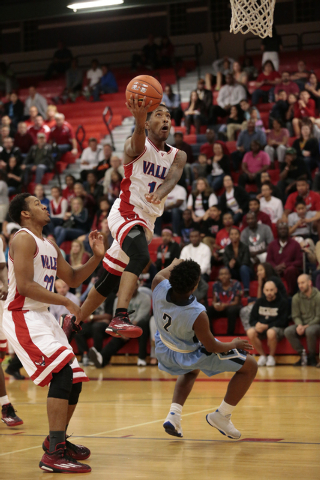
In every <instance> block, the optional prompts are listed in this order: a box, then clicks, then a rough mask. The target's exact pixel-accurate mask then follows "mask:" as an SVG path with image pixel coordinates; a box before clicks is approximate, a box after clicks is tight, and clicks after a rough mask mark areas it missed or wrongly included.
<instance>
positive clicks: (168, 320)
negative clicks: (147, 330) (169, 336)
mask: <svg viewBox="0 0 320 480" xmlns="http://www.w3.org/2000/svg"><path fill="white" fill-rule="evenodd" d="M162 320H163V321H164V322H166V323H165V324H164V325H163V328H164V329H165V330H166V331H167V332H168V331H169V327H170V325H171V322H172V318H171V317H170V315H168V314H167V313H164V314H163V317H162Z"/></svg>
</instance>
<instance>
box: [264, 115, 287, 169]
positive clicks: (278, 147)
mask: <svg viewBox="0 0 320 480" xmlns="http://www.w3.org/2000/svg"><path fill="white" fill-rule="evenodd" d="M289 137H290V134H289V132H288V130H287V129H286V128H283V127H282V124H281V121H280V120H279V119H274V120H273V122H272V130H270V132H269V133H268V134H267V143H268V144H267V145H266V146H265V148H264V151H265V152H266V153H267V154H268V155H269V158H270V161H271V164H274V159H275V158H277V159H278V162H284V157H285V155H286V150H287V146H288V140H289Z"/></svg>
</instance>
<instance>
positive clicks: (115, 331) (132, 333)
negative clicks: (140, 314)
mask: <svg viewBox="0 0 320 480" xmlns="http://www.w3.org/2000/svg"><path fill="white" fill-rule="evenodd" d="M133 312H134V310H133V311H132V312H127V313H125V314H122V313H120V314H118V315H117V316H116V317H113V319H112V320H111V322H110V323H109V326H108V327H107V328H106V333H109V335H111V336H112V337H119V336H123V337H128V338H137V337H141V335H142V328H140V327H138V326H137V325H133V324H132V323H131V322H130V320H129V315H130V314H131V313H133Z"/></svg>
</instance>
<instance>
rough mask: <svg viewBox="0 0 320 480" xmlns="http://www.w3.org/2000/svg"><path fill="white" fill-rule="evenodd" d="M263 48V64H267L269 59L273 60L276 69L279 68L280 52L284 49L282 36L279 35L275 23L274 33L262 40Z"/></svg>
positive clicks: (273, 26)
mask: <svg viewBox="0 0 320 480" xmlns="http://www.w3.org/2000/svg"><path fill="white" fill-rule="evenodd" d="M261 50H262V52H263V53H262V65H265V63H266V61H267V60H270V61H271V62H272V65H274V68H275V70H276V71H278V70H279V52H280V51H282V40H281V36H280V35H278V32H277V29H276V27H275V25H274V24H273V25H272V34H271V35H270V37H269V36H268V37H265V38H263V39H262V41H261Z"/></svg>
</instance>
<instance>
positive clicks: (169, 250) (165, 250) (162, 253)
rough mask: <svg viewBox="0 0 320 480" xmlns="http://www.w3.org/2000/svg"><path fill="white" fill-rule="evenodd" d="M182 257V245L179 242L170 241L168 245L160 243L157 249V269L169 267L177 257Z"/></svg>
mask: <svg viewBox="0 0 320 480" xmlns="http://www.w3.org/2000/svg"><path fill="white" fill-rule="evenodd" d="M179 257H180V247H179V244H178V243H177V242H170V243H169V244H168V245H160V246H159V247H158V250H157V260H156V262H155V265H156V267H157V271H158V272H160V270H163V269H164V268H167V267H168V266H169V265H171V263H172V262H173V260H174V259H175V258H179Z"/></svg>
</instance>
